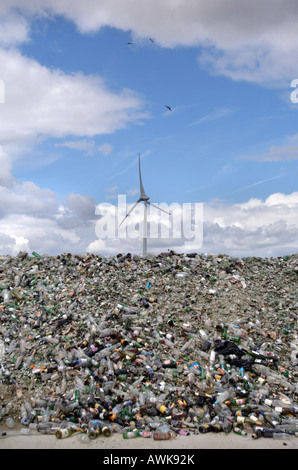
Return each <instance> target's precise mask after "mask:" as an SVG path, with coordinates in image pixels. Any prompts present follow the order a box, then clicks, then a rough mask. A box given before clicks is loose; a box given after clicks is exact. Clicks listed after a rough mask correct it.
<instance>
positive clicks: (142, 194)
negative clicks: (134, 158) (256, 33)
mask: <svg viewBox="0 0 298 470" xmlns="http://www.w3.org/2000/svg"><path fill="white" fill-rule="evenodd" d="M139 179H140V193H141V196H145V191H144V187H143V183H142V175H141V160H140V154H139Z"/></svg>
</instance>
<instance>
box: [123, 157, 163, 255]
mask: <svg viewBox="0 0 298 470" xmlns="http://www.w3.org/2000/svg"><path fill="white" fill-rule="evenodd" d="M139 180H140V197H139V199H138V200H137V201H136V202H135V203H134V205H133V206H132V208H131V209H130V210H129V211H128V213H127V214H126V216H125V217H124V219H123V220H122V222H121V224H120V225H122V223H123V222H124V220H125V219H126V218H127V217H128V216H129V214H130V213H131V212H132V211H133V210H134V208H135V207H136V206H137V205H138V204H139V203H140V202H143V203H144V225H143V256H146V254H147V205H148V204H149V205H150V206H152V207H155V208H156V209H158V210H159V211H162V212H165V213H166V214H168V215H171V214H170V213H169V212H167V211H165V210H164V209H161V208H160V207H158V206H156V205H155V204H152V202H150V201H149V196H147V195H146V193H145V190H144V186H143V183H142V175H141V161H140V154H139ZM120 225H119V227H120Z"/></svg>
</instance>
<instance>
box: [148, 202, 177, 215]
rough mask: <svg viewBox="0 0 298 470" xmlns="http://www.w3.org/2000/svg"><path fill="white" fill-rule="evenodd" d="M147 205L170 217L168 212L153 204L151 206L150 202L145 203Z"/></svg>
mask: <svg viewBox="0 0 298 470" xmlns="http://www.w3.org/2000/svg"><path fill="white" fill-rule="evenodd" d="M147 204H150V206H153V207H155V209H158V210H159V211H162V212H165V213H166V214H168V215H171V213H170V212H167V211H165V210H164V209H162V208H161V207H158V206H156V205H155V204H152V202H150V201H147Z"/></svg>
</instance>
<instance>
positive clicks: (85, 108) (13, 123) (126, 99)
mask: <svg viewBox="0 0 298 470" xmlns="http://www.w3.org/2000/svg"><path fill="white" fill-rule="evenodd" d="M0 70H1V78H2V79H3V81H4V83H5V94H6V96H5V104H4V105H2V106H1V107H0V124H1V125H0V138H1V142H2V144H3V145H8V144H12V143H13V144H14V145H15V144H16V142H18V141H19V142H23V141H24V140H25V141H30V140H34V141H35V139H36V138H37V137H38V136H46V137H48V136H51V137H56V138H65V137H68V136H78V137H80V136H82V135H84V136H87V137H91V136H95V135H97V134H107V133H112V132H114V131H116V130H118V129H123V128H125V127H126V126H128V125H129V124H130V123H135V122H139V121H141V120H143V119H145V118H147V117H148V115H146V113H145V112H143V111H142V110H141V108H142V106H143V101H142V98H141V97H140V96H138V95H137V94H136V93H134V92H133V91H131V90H128V89H125V90H122V91H121V92H119V93H115V92H112V91H110V90H109V89H108V88H107V86H106V84H105V83H104V81H103V80H102V79H101V78H100V77H96V76H91V75H89V76H86V75H83V74H82V73H76V74H72V75H70V74H65V73H63V72H62V71H59V70H54V71H52V70H49V69H47V68H46V67H43V66H41V65H40V64H39V63H38V62H36V61H35V60H33V59H30V58H28V57H24V56H22V55H21V54H20V52H18V51H17V50H6V49H0ZM68 145H70V143H69V144H68ZM84 145H86V143H85V144H84Z"/></svg>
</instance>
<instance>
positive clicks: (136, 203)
mask: <svg viewBox="0 0 298 470" xmlns="http://www.w3.org/2000/svg"><path fill="white" fill-rule="evenodd" d="M139 202H140V201H139V199H138V200H137V202H135V203H134V205H133V206H132V208H131V209H130V210H129V211H128V212H127V214H126V216H125V217H124V219H123V220H122V222H121V223H120V224H119V227H120V225H122V224H123V222H124V220H125V219H126V218H127V217H128V216H129V214H130V213H131V212H132V211H133V210H134V208H135V207H136V206H137V205H138V204H139Z"/></svg>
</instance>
